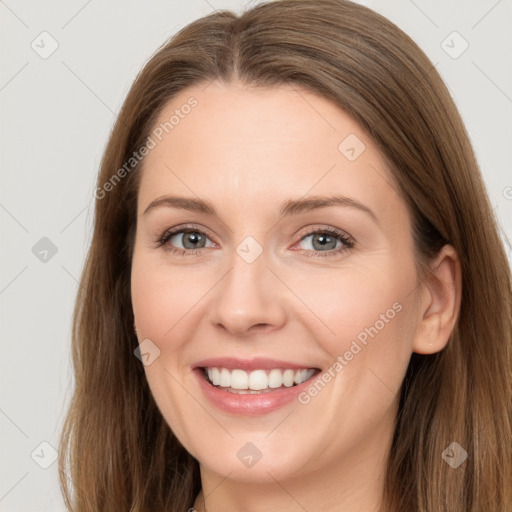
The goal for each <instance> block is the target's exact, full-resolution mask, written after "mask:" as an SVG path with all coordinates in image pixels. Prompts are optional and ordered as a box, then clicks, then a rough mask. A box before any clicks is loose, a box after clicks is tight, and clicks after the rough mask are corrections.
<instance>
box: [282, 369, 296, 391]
mask: <svg viewBox="0 0 512 512" xmlns="http://www.w3.org/2000/svg"><path fill="white" fill-rule="evenodd" d="M294 375H295V372H294V371H293V370H290V369H289V368H288V370H285V371H284V373H283V384H284V385H285V386H286V387H287V388H290V387H292V386H293V377H294Z"/></svg>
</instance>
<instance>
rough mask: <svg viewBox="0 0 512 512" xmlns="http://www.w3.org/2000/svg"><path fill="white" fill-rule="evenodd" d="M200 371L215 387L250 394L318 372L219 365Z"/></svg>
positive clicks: (300, 380) (288, 385)
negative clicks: (249, 368) (230, 367)
mask: <svg viewBox="0 0 512 512" xmlns="http://www.w3.org/2000/svg"><path fill="white" fill-rule="evenodd" d="M202 371H203V375H204V377H205V379H206V380H207V381H208V382H209V383H210V384H211V385H212V386H214V387H216V388H217V389H220V390H222V391H227V392H229V393H236V394H251V395H254V394H262V393H272V392H274V391H278V390H280V389H285V388H291V387H294V386H298V385H299V384H302V383H303V382H306V381H307V380H309V379H311V378H312V377H313V376H315V375H316V374H317V373H319V372H320V370H319V369H318V368H302V369H291V368H286V369H280V368H273V369H270V370H263V369H261V370H252V371H245V370H241V369H238V368H235V369H228V368H220V367H205V368H202Z"/></svg>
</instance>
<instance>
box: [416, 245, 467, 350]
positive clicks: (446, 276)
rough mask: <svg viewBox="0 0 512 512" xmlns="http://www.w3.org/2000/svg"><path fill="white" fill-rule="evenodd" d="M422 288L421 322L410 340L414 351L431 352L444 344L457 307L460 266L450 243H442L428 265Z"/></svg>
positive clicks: (458, 306)
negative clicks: (441, 246)
mask: <svg viewBox="0 0 512 512" xmlns="http://www.w3.org/2000/svg"><path fill="white" fill-rule="evenodd" d="M421 288H422V290H421V293H420V311H419V315H420V322H419V325H418V327H417V329H416V333H415V337H414V341H413V352H416V353H417V354H433V353H435V352H439V351H441V350H442V349H443V348H444V347H445V346H446V345H447V343H448V340H449V339H450V336H451V334H452V331H453V328H454V326H455V323H456V321H457V318H458V316H459V310H460V301H461V296H462V276H461V266H460V261H459V258H458V256H457V252H456V251H455V249H454V248H453V247H452V246H451V245H445V246H444V247H443V248H442V249H441V251H440V253H439V254H438V256H437V257H436V258H435V260H434V261H433V262H432V264H431V265H429V269H428V273H427V276H426V278H425V280H424V281H423V282H422V283H421Z"/></svg>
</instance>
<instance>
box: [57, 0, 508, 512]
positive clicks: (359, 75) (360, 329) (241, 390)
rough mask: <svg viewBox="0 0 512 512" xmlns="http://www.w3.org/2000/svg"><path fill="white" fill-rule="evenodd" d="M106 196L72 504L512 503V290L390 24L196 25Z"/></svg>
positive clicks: (84, 298) (116, 150)
mask: <svg viewBox="0 0 512 512" xmlns="http://www.w3.org/2000/svg"><path fill="white" fill-rule="evenodd" d="M95 195H96V216H95V226H94V234H93V239H92V243H91V247H90V251H89V255H88V258H87V262H86V265H85V268H84V272H83V275H82V280H81V286H80V290H79V295H78V298H77V303H76V310H75V317H74V335H73V357H74V371H75V377H76V389H75V392H74V396H73V400H72V403H71V406H70V410H69V413H68V416H67V421H66V424H65V428H64V430H63V434H62V440H61V451H60V457H61V458H60V464H61V481H62V486H63V491H64V495H65V498H66V500H67V505H68V507H69V509H70V510H73V511H85V510H94V511H100V510H105V511H106V510H108V511H112V510H132V511H163V510H173V511H185V510H188V509H195V510H199V511H205V510H206V511H208V512H215V511H217V510H247V511H251V510H290V511H292V510H308V511H314V510H323V511H325V510H344V511H348V512H351V511H356V510H357V511H361V510H368V511H377V510H378V511H386V512H402V511H403V512H405V511H407V512H411V511H421V512H432V511H457V512H460V511H468V512H469V511H480V510H489V511H496V512H505V511H508V510H510V508H511V506H512V489H511V481H512V452H511V449H510V441H511V439H512V429H511V419H512V418H511V416H512V414H511V401H510V398H511V389H512V387H511V333H512V320H511V295H512V294H511V278H510V271H509V268H508V265H507V259H506V256H505V253H504V250H503V246H502V243H501V241H500V238H499V234H498V229H497V226H496V222H495V219H494V217H493V212H492V208H491V206H490V203H489V200H488V198H487V195H486V192H485V188H484V185H483V182H482V178H481V175H480V172H479V170H478V167H477V163H476V161H475V157H474V154H473V151H472V148H471V146H470V143H469V140H468V136H467V134H466V132H465V129H464V127H463V124H462V121H461V118H460V116H459V114H458V112H457V110H456V108H455V106H454V104H453V101H452V100H451V98H450V96H449V94H448V92H447V89H446V87H445V86H444V84H443V83H442V81H441V79H440V77H439V75H438V73H437V72H436V70H435V69H434V67H433V66H432V65H431V63H430V62H429V61H428V59H427V58H426V56H425V55H424V54H423V53H422V52H421V50H419V48H418V47H417V46H416V45H415V44H414V43H413V42H412V41H411V40H410V38H409V37H407V36H406V35H405V34H404V33H403V32H401V31H400V30H399V29H398V28H397V27H396V26H394V25H393V24H391V23H390V22H389V21H387V20H385V19H384V18H382V17H381V16H379V15H377V14H376V13H374V12H372V11H370V10H369V9H367V8H364V7H361V6H358V5H356V4H352V3H350V2H348V1H345V0H315V1H314V2H311V1H300V0H279V1H276V2H272V3H268V4H263V5H260V6H258V7H255V8H254V9H252V10H250V11H247V12H246V13H244V14H243V15H242V16H240V17H237V16H235V15H234V14H233V13H229V12H216V13H214V14H212V15H210V16H207V17H205V18H202V19H200V20H198V21H196V22H194V23H192V24H190V25H189V26H188V27H185V28H184V29H183V30H181V31H180V32H179V33H178V34H177V35H176V36H175V37H174V38H172V39H171V40H170V41H169V42H168V43H167V44H166V45H164V46H163V47H162V48H161V49H160V50H159V51H158V52H157V53H156V55H155V56H154V57H153V58H152V59H151V60H150V61H149V62H148V63H147V65H146V66H145V67H144V69H143V70H142V72H141V73H140V74H139V76H138V77H137V79H136V81H135V83H134V84H133V86H132V88H131V90H130V92H129V94H128V97H127V99H126V101H125V103H124V106H123V108H122V110H121V113H120V115H119V118H118V121H117V123H116V125H115V127H114V130H113V132H112V135H111V137H110V140H109V143H108V146H107V148H106V151H105V155H104V158H103V161H102V166H101V170H100V174H99V177H98V186H97V189H96V194H95ZM68 479H69V480H70V483H68Z"/></svg>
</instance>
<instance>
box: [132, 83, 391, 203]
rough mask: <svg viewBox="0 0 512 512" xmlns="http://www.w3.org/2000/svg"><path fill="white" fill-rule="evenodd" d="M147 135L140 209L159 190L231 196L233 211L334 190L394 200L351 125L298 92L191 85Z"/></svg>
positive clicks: (379, 164)
mask: <svg viewBox="0 0 512 512" xmlns="http://www.w3.org/2000/svg"><path fill="white" fill-rule="evenodd" d="M151 137H152V138H153V140H154V142H155V146H154V148H153V149H152V150H151V151H150V152H149V154H148V155H147V156H146V157H145V159H144V165H143V171H142V172H143V175H142V179H141V186H140V191H139V206H140V208H143V207H144V205H145V204H147V203H149V202H150V201H151V200H153V199H155V197H158V196H161V195H163V194H166V193H177V194H182V195H183V194H185V195H196V196H199V197H208V198H209V200H210V201H212V202H218V203H219V204H220V205H223V204H226V199H229V204H233V203H237V207H238V211H241V209H242V210H243V209H245V208H254V207H258V208H260V209H261V208H265V207H267V206H268V207H270V206H271V205H273V204H275V203H276V202H279V203H281V202H282V200H283V199H287V198H289V197H302V196H304V195H306V194H309V195H317V194H328V193H333V192H334V193H340V194H345V195H352V196H357V197H358V199H360V200H364V201H366V202H367V203H370V204H374V205H375V204H378V203H382V204H384V203H386V202H389V201H390V200H393V201H395V202H397V201H400V198H399V197H398V195H397V194H396V192H395V188H394V186H392V178H391V174H390V172H389V170H388V169H387V166H386V164H385V161H384V159H383V157H382V155H381V154H380V153H379V151H378V150H377V148H376V146H375V144H374V143H373V142H372V140H371V139H370V138H369V137H368V136H367V134H366V133H365V132H364V131H363V130H362V128H361V127H360V126H359V125H358V123H356V122H355V121H354V120H353V119H352V118H351V117H350V116H349V115H348V114H347V113H346V112H344V111H343V110H341V109H340V108H338V107H337V106H336V105H335V104H333V103H332V102H330V101H329V100H327V99H326V98H323V97H321V96H319V95H317V94H315V93H312V92H310V91H308V90H305V89H303V88H299V87H297V86H295V85H282V86H279V87H273V88H261V87H252V86H247V85H244V84H240V83H234V84H223V83H220V82H218V81H214V82H211V83H209V84H203V85H199V86H194V87H190V88H188V89H185V90H183V91H181V92H180V94H178V95H177V96H176V97H174V98H173V99H172V100H171V101H170V102H169V103H168V104H167V105H166V106H165V108H164V109H163V110H162V112H161V113H160V115H159V118H158V119H157V121H156V123H155V125H154V128H153V132H152V134H151ZM262 198H265V201H263V202H262ZM226 207H227V205H226Z"/></svg>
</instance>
